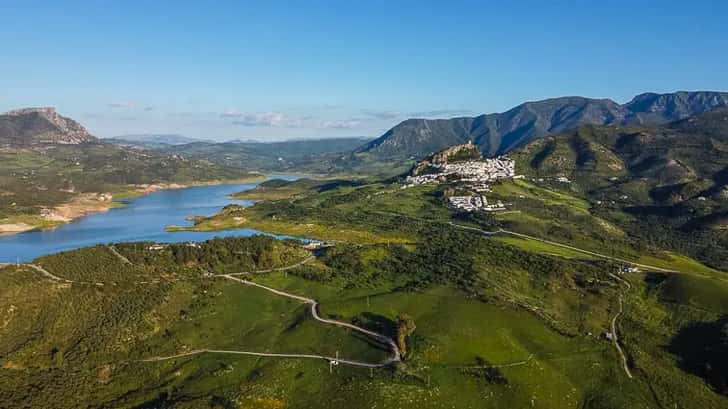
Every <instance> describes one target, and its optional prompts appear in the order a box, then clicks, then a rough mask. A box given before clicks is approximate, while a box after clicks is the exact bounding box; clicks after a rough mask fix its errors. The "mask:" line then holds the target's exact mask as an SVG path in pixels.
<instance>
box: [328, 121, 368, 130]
mask: <svg viewBox="0 0 728 409" xmlns="http://www.w3.org/2000/svg"><path fill="white" fill-rule="evenodd" d="M361 126H362V121H361V120H358V119H348V120H344V121H325V122H322V123H321V128H324V129H359V128H361Z"/></svg>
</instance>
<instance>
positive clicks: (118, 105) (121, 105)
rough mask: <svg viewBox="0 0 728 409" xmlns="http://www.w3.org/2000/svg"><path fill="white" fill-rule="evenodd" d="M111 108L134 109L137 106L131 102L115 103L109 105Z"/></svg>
mask: <svg viewBox="0 0 728 409" xmlns="http://www.w3.org/2000/svg"><path fill="white" fill-rule="evenodd" d="M107 105H108V106H109V107H110V108H134V107H135V104H134V103H133V102H129V101H113V102H109V103H108V104H107Z"/></svg>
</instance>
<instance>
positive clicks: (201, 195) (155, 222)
mask: <svg viewBox="0 0 728 409" xmlns="http://www.w3.org/2000/svg"><path fill="white" fill-rule="evenodd" d="M271 177H272V176H271ZM275 177H276V178H279V179H288V180H291V179H295V178H294V177H290V176H285V175H276V176H275ZM256 185H257V183H245V184H233V185H217V186H199V187H190V188H186V189H170V190H162V191H158V192H155V193H151V194H149V195H146V196H142V197H139V198H135V199H130V200H129V201H128V205H127V206H125V207H121V208H116V209H111V210H109V211H108V212H104V213H95V214H92V215H89V216H86V217H83V218H81V219H79V220H77V221H75V222H73V223H69V224H66V225H63V226H61V227H58V228H56V229H53V230H45V231H31V232H25V233H20V234H15V235H10V236H2V237H0V262H4V263H12V262H15V261H16V260H20V261H21V262H24V261H31V260H33V259H34V258H36V257H40V256H44V255H47V254H51V253H57V252H59V251H64V250H71V249H76V248H79V247H85V246H91V245H94V244H99V243H118V242H126V241H157V242H168V243H171V242H183V241H204V240H207V239H210V238H213V237H226V236H252V235H254V234H260V233H262V232H259V231H257V230H253V229H236V230H225V231H219V232H166V231H164V228H165V227H166V226H170V225H177V226H187V225H191V224H192V222H189V221H187V220H185V218H186V217H187V216H191V215H195V216H198V215H199V216H211V215H213V214H215V213H216V212H217V211H218V210H220V209H221V208H222V207H224V206H226V205H228V204H231V203H236V204H239V205H243V206H250V205H251V204H252V202H250V201H248V200H231V199H230V198H229V197H228V195H230V194H231V193H235V192H241V191H244V190H249V189H252V188H253V187H255V186H256ZM278 237H283V236H278Z"/></svg>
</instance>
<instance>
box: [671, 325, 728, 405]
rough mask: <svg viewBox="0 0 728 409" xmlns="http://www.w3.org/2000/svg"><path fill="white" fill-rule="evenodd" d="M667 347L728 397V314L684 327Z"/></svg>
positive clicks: (682, 363)
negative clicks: (714, 319) (710, 320)
mask: <svg viewBox="0 0 728 409" xmlns="http://www.w3.org/2000/svg"><path fill="white" fill-rule="evenodd" d="M667 349H668V351H669V352H670V353H672V354H674V355H676V356H677V357H678V362H679V365H680V368H681V369H683V370H684V371H686V372H689V373H692V374H694V375H697V376H699V377H701V378H703V379H704V380H705V381H706V382H707V383H708V384H710V385H711V386H712V387H713V389H715V391H716V392H718V393H720V394H722V395H726V396H728V316H727V317H723V318H721V319H719V320H716V321H713V322H697V323H693V324H690V325H688V326H686V327H684V328H682V329H681V330H680V331H679V332H678V333H677V335H675V337H673V339H672V340H671V341H670V345H669V346H668V347H667Z"/></svg>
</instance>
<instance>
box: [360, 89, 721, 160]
mask: <svg viewBox="0 0 728 409" xmlns="http://www.w3.org/2000/svg"><path fill="white" fill-rule="evenodd" d="M725 106H728V93H726V92H713V91H696V92H687V91H680V92H675V93H670V94H656V93H645V94H640V95H637V96H636V97H634V98H633V99H632V100H631V101H630V102H628V103H626V104H619V103H617V102H615V101H612V100H610V99H592V98H584V97H577V96H572V97H561V98H551V99H545V100H542V101H534V102H526V103H523V104H521V105H518V106H517V107H515V108H512V109H510V110H508V111H506V112H503V113H493V114H484V115H479V116H475V117H459V118H452V119H407V120H405V121H403V122H401V123H400V124H398V125H397V126H395V127H394V128H392V129H390V130H389V131H387V132H386V133H385V134H384V135H382V136H380V137H379V138H377V139H375V140H373V141H371V142H369V143H367V144H365V145H363V146H361V147H360V148H358V149H357V151H356V152H357V153H367V154H370V155H372V156H375V157H377V158H380V159H388V158H389V159H393V158H398V159H401V158H414V159H420V158H423V157H425V156H427V155H430V154H432V153H433V152H436V151H439V150H441V149H443V148H446V147H448V146H452V145H458V144H463V143H466V142H468V141H472V142H473V143H474V144H476V145H478V147H479V148H480V149H481V150H482V151H483V153H484V155H485V156H495V155H500V154H504V153H507V152H509V151H510V150H512V149H514V148H516V147H519V146H523V145H525V144H527V143H528V142H530V141H532V140H533V139H536V138H540V137H543V136H546V135H551V134H557V133H560V132H563V131H567V130H570V129H574V128H577V127H578V126H580V125H586V124H592V125H661V124H665V123H668V122H673V121H677V120H680V119H684V118H687V117H689V116H692V115H695V114H700V113H703V112H707V111H710V110H713V109H715V108H719V107H725Z"/></svg>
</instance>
